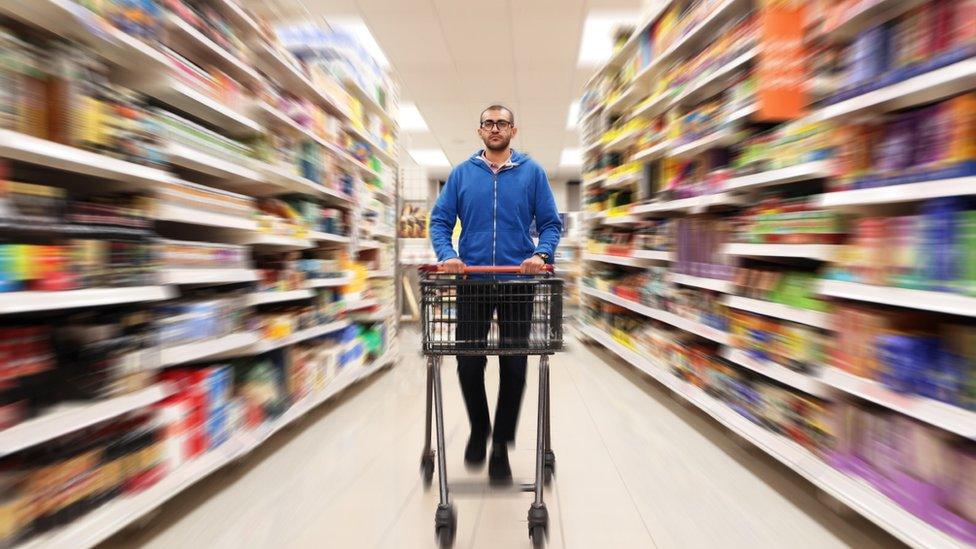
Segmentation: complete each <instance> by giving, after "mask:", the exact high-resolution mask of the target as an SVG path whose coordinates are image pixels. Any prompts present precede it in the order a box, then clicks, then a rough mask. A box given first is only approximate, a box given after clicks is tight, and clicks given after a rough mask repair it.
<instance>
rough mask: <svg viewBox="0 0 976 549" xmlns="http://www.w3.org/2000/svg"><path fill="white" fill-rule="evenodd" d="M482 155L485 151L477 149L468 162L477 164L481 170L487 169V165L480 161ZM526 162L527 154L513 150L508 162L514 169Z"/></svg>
mask: <svg viewBox="0 0 976 549" xmlns="http://www.w3.org/2000/svg"><path fill="white" fill-rule="evenodd" d="M484 153H485V150H484V149H478V150H477V151H475V153H474V154H472V155H471V156H470V157H469V158H468V162H471V163H474V164H477V165H479V166H481V167H482V168H485V169H488V165H487V164H485V163H484V162H483V161H482V160H481V156H482V155H483V154H484ZM527 160H529V155H528V154H526V153H524V152H519V151H517V150H515V149H512V157H511V158H510V159H509V160H508V161H509V162H511V163H512V164H515V166H514V167H516V168H517V167H518V166H520V165H522V164H524V163H525V162H526V161H527Z"/></svg>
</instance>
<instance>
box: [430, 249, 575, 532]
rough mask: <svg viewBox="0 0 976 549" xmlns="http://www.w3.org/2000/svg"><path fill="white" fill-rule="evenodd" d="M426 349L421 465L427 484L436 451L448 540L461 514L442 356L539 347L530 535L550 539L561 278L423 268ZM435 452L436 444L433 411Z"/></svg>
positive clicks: (527, 351)
mask: <svg viewBox="0 0 976 549" xmlns="http://www.w3.org/2000/svg"><path fill="white" fill-rule="evenodd" d="M420 294H421V322H422V330H423V352H424V355H426V356H427V421H426V428H425V435H424V451H423V455H422V457H421V462H420V467H421V472H422V474H423V476H424V481H425V482H426V483H427V484H428V485H429V484H430V482H431V480H432V479H433V475H434V458H435V456H436V458H437V472H438V482H439V484H440V504H439V505H438V506H437V512H436V514H435V519H434V524H435V528H436V532H437V537H438V540H439V541H440V544H441V545H442V546H449V545H451V544H452V543H453V540H454V534H455V532H456V529H457V515H456V513H455V511H454V506H453V505H452V504H451V501H450V493H449V490H448V483H447V468H446V461H447V460H446V457H445V453H444V410H443V397H442V394H441V374H440V362H441V357H442V356H444V355H539V416H538V423H537V427H538V430H537V435H536V464H535V465H536V466H535V481H534V482H533V484H531V485H529V488H530V489H531V490H532V491H533V492H535V500H534V501H533V503H532V506H531V507H530V508H529V536H530V537H531V538H532V541H533V543H534V544H535V545H536V546H541V545H542V544H543V543H544V539H545V536H546V532H547V528H548V524H549V513H548V511H547V510H546V505H545V503H544V502H543V498H542V489H543V484H545V483H547V482H548V481H549V479H550V478H551V477H552V474H553V471H554V469H555V463H556V459H555V455H554V454H553V452H552V448H551V446H550V433H549V355H551V354H553V353H555V352H557V351H560V350H562V346H563V329H562V318H563V301H562V295H563V281H562V280H559V279H558V278H555V277H554V276H553V270H552V267H551V266H549V267H548V268H547V269H546V271H545V272H544V273H543V274H540V275H522V274H519V267H467V268H466V269H465V270H464V274H462V275H456V274H447V273H444V272H441V271H440V268H439V267H438V266H437V265H425V266H423V267H421V268H420ZM432 415H433V417H434V418H435V421H436V427H437V452H436V453H435V452H434V451H433V449H432V448H431V440H430V439H431V416H432Z"/></svg>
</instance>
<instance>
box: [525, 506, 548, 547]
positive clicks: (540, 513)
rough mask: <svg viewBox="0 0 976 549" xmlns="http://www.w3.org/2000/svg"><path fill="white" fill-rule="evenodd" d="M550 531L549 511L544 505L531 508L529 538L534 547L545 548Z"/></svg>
mask: <svg viewBox="0 0 976 549" xmlns="http://www.w3.org/2000/svg"><path fill="white" fill-rule="evenodd" d="M548 531H549V510H548V509H546V505H545V504H544V503H541V504H538V506H537V505H536V504H533V505H532V507H529V538H531V539H532V546H533V547H544V546H545V544H546V536H547V535H548Z"/></svg>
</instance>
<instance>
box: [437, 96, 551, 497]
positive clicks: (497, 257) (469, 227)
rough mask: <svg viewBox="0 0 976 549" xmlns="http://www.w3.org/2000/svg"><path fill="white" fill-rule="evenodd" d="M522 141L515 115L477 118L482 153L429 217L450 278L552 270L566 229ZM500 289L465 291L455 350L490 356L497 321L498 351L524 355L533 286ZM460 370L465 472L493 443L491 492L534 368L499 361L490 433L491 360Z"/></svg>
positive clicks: (511, 359) (514, 360) (497, 108)
mask: <svg viewBox="0 0 976 549" xmlns="http://www.w3.org/2000/svg"><path fill="white" fill-rule="evenodd" d="M517 134H518V128H516V127H515V115H514V114H513V113H512V111H511V110H510V109H508V108H506V107H504V106H501V105H492V106H490V107H488V108H487V109H485V110H484V111H483V112H482V113H481V122H480V124H479V127H478V135H479V136H480V137H481V140H482V141H483V142H484V144H485V148H484V150H481V151H478V152H477V153H475V154H474V155H473V156H471V158H469V159H468V160H466V161H464V162H463V163H462V164H460V165H458V166H457V167H455V168H454V169H453V170H452V171H451V175H450V176H449V177H448V178H447V184H446V185H445V186H444V189H443V191H442V192H441V195H440V197H439V198H438V199H437V204H436V205H435V206H434V210H433V211H432V212H431V215H430V238H431V241H432V242H433V245H434V250H435V252H436V253H437V260H438V261H440V262H441V265H442V266H443V269H444V270H445V271H446V272H449V273H462V272H463V271H464V268H465V266H467V265H471V266H485V265H521V272H522V273H524V274H538V273H540V272H542V271H543V269H544V268H545V265H546V264H547V263H552V260H553V256H554V254H555V252H556V246H557V245H558V244H559V237H560V233H561V231H562V222H561V221H560V218H559V212H558V211H557V210H556V202H555V200H554V199H553V196H552V189H550V188H549V180H548V179H547V178H546V173H545V171H544V170H543V169H542V167H540V166H539V165H538V164H536V163H535V162H534V161H533V160H532V159H530V158H529V157H528V156H527V155H525V154H524V153H520V152H517V151H514V150H512V148H511V145H510V144H511V141H512V138H514V137H515V136H516V135H517ZM457 219H460V221H461V237H460V240H459V246H458V247H459V250H458V251H455V250H454V246H453V245H452V243H451V234H452V232H453V230H454V226H455V222H456V220H457ZM533 219H534V220H535V224H536V227H537V228H538V230H539V244H538V245H535V244H533V242H532V238H531V236H530V235H529V227H530V225H531V224H532V221H533ZM501 286H502V289H501V290H500V294H501V295H488V296H486V295H473V293H472V292H477V291H478V289H477V288H474V290H472V288H466V287H465V286H464V285H460V286H459V292H458V294H459V295H458V305H457V328H456V334H455V336H456V341H457V342H458V347H459V349H460V348H461V347H465V348H468V349H472V348H473V349H479V348H480V349H484V348H485V346H486V345H487V336H488V331H489V328H490V324H491V318H492V315H493V314H497V318H498V328H499V330H498V331H499V345H500V346H501V347H504V346H506V345H508V346H509V347H510V348H517V347H521V348H524V347H525V341H526V340H527V338H528V336H529V329H530V327H531V314H532V286H531V285H529V284H518V283H517V282H516V281H511V280H506V281H505V284H502V285H501ZM472 342H474V343H473V347H472ZM479 342H480V345H479ZM457 360H458V377H459V379H460V381H461V391H462V393H463V395H464V403H465V406H466V408H467V411H468V420H469V421H470V423H471V434H470V436H469V438H468V445H467V448H466V449H465V452H464V460H465V463H467V464H468V465H469V466H477V465H481V464H483V463H484V461H485V454H486V452H487V449H488V437H489V435H491V438H492V451H491V459H490V460H489V463H488V475H489V477H490V479H491V480H492V481H493V482H510V481H511V479H512V470H511V467H510V465H509V461H508V445H509V444H510V443H511V442H512V441H513V440H515V428H516V425H517V423H518V414H519V408H520V407H521V404H522V393H523V392H524V389H525V369H526V364H527V362H528V359H527V357H526V356H525V355H521V356H511V355H507V356H506V355H499V357H498V361H499V366H500V373H499V377H500V383H499V387H498V405H497V406H496V408H495V428H494V430H492V428H491V423H490V420H489V417H488V400H487V397H486V396H485V365H486V363H487V357H485V356H464V355H462V354H459V355H458V357H457Z"/></svg>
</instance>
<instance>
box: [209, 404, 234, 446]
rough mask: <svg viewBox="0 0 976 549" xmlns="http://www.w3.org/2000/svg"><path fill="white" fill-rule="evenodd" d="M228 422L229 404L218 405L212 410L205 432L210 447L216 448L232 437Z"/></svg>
mask: <svg viewBox="0 0 976 549" xmlns="http://www.w3.org/2000/svg"><path fill="white" fill-rule="evenodd" d="M228 427H229V426H228V423H227V406H226V405H224V406H218V407H216V408H214V409H212V410H210V414H209V415H208V416H207V421H206V423H205V424H204V427H203V428H204V432H205V433H206V435H207V441H208V443H209V447H210V448H216V447H217V446H220V445H221V444H223V443H224V442H227V439H229V438H230V429H229V428H228Z"/></svg>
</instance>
